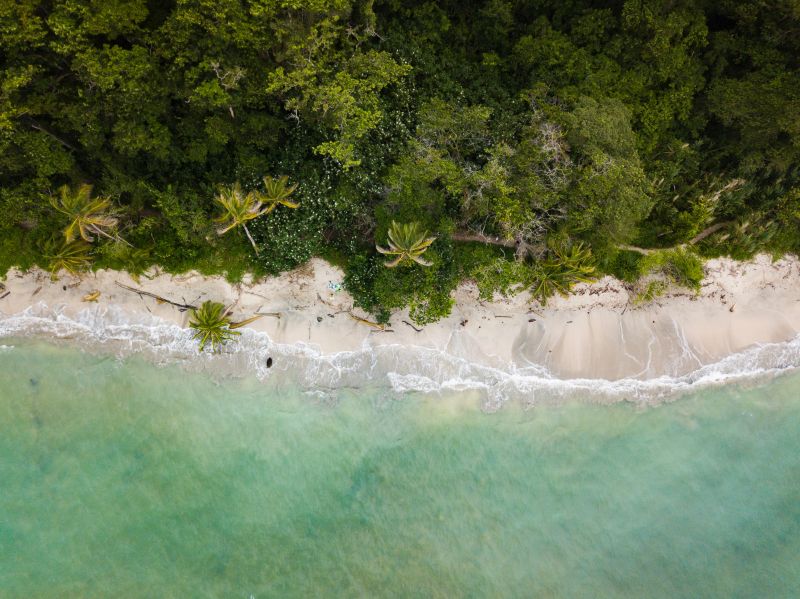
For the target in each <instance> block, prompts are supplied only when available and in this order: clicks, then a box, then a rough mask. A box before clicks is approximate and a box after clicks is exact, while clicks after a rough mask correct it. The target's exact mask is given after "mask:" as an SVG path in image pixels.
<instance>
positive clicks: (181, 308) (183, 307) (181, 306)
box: [114, 281, 197, 312]
mask: <svg viewBox="0 0 800 599" xmlns="http://www.w3.org/2000/svg"><path fill="white" fill-rule="evenodd" d="M114 283H115V284H116V285H117V286H118V287H122V288H123V289H125V290H127V291H131V292H133V293H136V294H138V295H139V297H142V296H144V295H146V296H147V297H152V298H153V299H154V300H156V302H157V303H159V304H170V305H171V306H175V307H176V308H178V310H179V311H181V312H186V310H196V309H197V306H193V305H192V304H181V303H178V302H173V301H172V300H169V299H167V298H165V297H161V296H160V295H156V294H155V293H150V292H149V291H145V290H144V289H136V287H131V286H130V285H125V284H123V283H120V282H119V281H114Z"/></svg>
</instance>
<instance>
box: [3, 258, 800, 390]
mask: <svg viewBox="0 0 800 599" xmlns="http://www.w3.org/2000/svg"><path fill="white" fill-rule="evenodd" d="M150 274H151V276H149V277H142V278H141V281H140V282H139V283H137V282H135V281H133V280H132V279H131V278H130V277H129V276H128V275H127V274H125V273H121V272H116V271H108V270H101V271H98V272H96V273H90V274H87V275H85V276H83V277H82V278H80V279H76V278H74V277H71V276H69V275H63V276H62V277H61V278H60V280H58V281H55V282H52V281H50V277H49V275H48V274H47V273H44V272H42V271H38V270H34V271H31V272H27V273H23V272H19V271H15V270H12V271H10V272H9V273H8V275H7V277H6V280H5V282H4V286H5V289H0V296H4V295H5V297H2V299H0V318H3V317H8V316H11V315H14V314H18V313H20V312H22V311H24V310H26V309H27V308H29V307H30V306H33V305H37V304H40V303H42V304H44V305H46V306H47V307H48V308H50V309H52V310H54V311H60V312H61V313H63V314H65V315H67V316H75V315H76V314H77V313H78V312H79V311H81V310H85V309H87V307H89V306H90V305H91V304H89V303H87V302H84V301H83V298H84V296H86V295H87V294H90V293H91V292H93V291H95V290H97V291H100V297H99V299H98V302H97V303H98V304H99V305H101V306H102V305H109V304H114V305H116V306H118V307H120V308H122V309H123V310H124V311H125V312H128V313H137V312H147V313H151V314H153V315H155V316H157V317H159V318H161V319H163V320H165V321H168V322H174V323H177V324H180V325H182V326H185V325H186V322H187V320H188V313H187V312H185V311H184V312H181V311H180V310H178V309H177V308H175V307H174V306H171V305H169V304H163V303H162V304H159V303H158V302H156V300H154V299H152V298H149V297H141V296H139V295H137V294H135V293H132V292H130V291H126V290H124V289H121V288H120V287H118V286H117V285H116V284H115V282H120V283H123V284H126V285H130V286H133V287H137V288H140V289H143V290H146V291H149V292H151V293H154V294H157V295H160V296H162V297H165V298H168V299H171V300H173V301H176V302H181V303H188V304H194V305H197V304H200V303H201V302H202V301H204V300H206V299H211V300H216V301H220V302H224V303H226V304H234V306H235V307H234V311H233V318H234V320H243V319H245V318H248V317H250V316H252V315H253V314H255V313H269V312H274V313H278V314H279V317H274V316H265V317H263V318H261V319H260V320H257V321H255V322H254V323H252V324H250V325H248V326H249V327H251V328H253V329H256V330H259V331H263V332H265V333H267V334H268V335H269V337H270V338H271V339H272V340H273V341H276V342H280V343H296V342H305V343H309V344H313V345H315V346H317V347H318V348H319V349H320V350H321V351H322V352H325V353H335V352H340V351H346V350H355V349H360V348H363V347H374V346H377V345H384V344H404V345H416V346H424V347H431V348H436V349H440V350H444V351H448V352H451V353H453V354H455V355H458V356H461V357H465V358H468V359H470V360H471V361H473V362H478V363H484V364H488V365H491V366H500V367H504V366H508V365H510V364H513V365H515V366H527V365H531V364H537V365H544V366H546V367H547V368H548V369H550V370H551V372H553V373H554V374H556V375H557V376H559V377H563V378H577V377H587V378H606V379H612V380H613V379H619V378H626V377H636V378H651V377H657V376H660V375H663V374H671V375H681V374H685V373H687V372H691V371H693V370H695V369H697V368H698V367H699V366H701V365H704V364H708V363H712V362H716V361H718V360H720V359H721V358H723V357H724V356H726V355H728V354H732V353H736V352H740V351H742V350H744V349H746V348H748V347H750V346H753V345H755V344H762V343H769V342H781V341H788V340H790V339H792V338H794V337H795V336H796V335H797V334H798V332H799V331H800V261H798V259H796V258H784V259H782V260H780V261H778V262H774V263H773V262H772V261H771V260H770V259H769V257H767V256H759V257H758V258H757V259H755V260H753V261H751V262H746V263H739V262H734V261H732V260H726V259H722V260H711V261H709V262H708V263H707V264H706V274H707V278H706V280H705V281H704V283H703V288H702V291H701V292H700V294H699V295H697V296H694V295H693V294H691V293H689V292H687V291H681V290H676V291H675V292H673V293H671V294H668V295H667V296H665V297H663V298H660V299H659V300H657V301H656V302H655V303H653V304H650V305H647V306H643V307H634V306H633V305H632V304H631V301H630V300H631V296H630V293H629V291H628V290H627V289H626V288H625V286H624V285H623V284H622V283H620V282H619V281H616V280H614V279H611V278H608V277H607V278H604V279H602V280H600V281H598V282H596V283H593V284H591V285H580V286H577V287H576V288H575V290H574V293H573V295H571V296H570V297H569V298H561V297H558V298H554V299H553V300H551V302H550V303H549V304H548V306H547V308H542V307H541V306H539V305H538V304H537V303H536V302H531V300H530V297H529V296H528V295H527V294H521V295H518V296H516V297H514V298H511V299H503V298H496V300H495V301H493V302H481V301H479V299H478V293H477V289H476V287H475V285H474V284H470V283H466V284H463V285H462V286H460V287H459V288H458V290H457V291H456V293H455V298H456V305H455V307H454V309H453V313H452V315H451V316H450V317H448V318H446V319H444V320H442V321H440V322H437V323H435V324H433V325H428V326H426V327H424V329H423V330H422V331H421V332H417V331H416V330H414V328H412V327H411V326H410V325H408V324H406V323H410V322H411V320H410V319H409V318H408V314H407V313H405V312H401V313H397V314H395V315H394V316H393V317H392V319H391V325H390V327H388V328H387V330H386V331H377V330H374V329H373V328H371V327H369V326H367V325H365V324H363V323H360V322H358V321H356V320H354V319H353V318H351V316H350V315H349V313H348V312H349V311H351V310H352V306H353V302H352V298H351V297H350V296H349V295H348V294H347V293H346V292H345V291H336V292H334V291H332V290H331V289H330V288H329V283H330V282H334V283H341V281H342V277H343V275H342V272H341V271H340V270H338V269H337V268H335V267H333V266H331V265H329V264H327V263H326V262H324V261H322V260H318V259H314V260H312V261H311V262H309V263H308V264H307V265H305V266H304V267H302V268H300V269H297V270H295V271H293V272H290V273H286V274H284V275H282V276H280V277H276V278H271V279H266V280H263V281H258V282H255V283H252V282H250V281H245V282H243V283H241V284H238V285H231V284H229V283H228V282H226V281H225V280H224V279H222V278H220V277H210V278H209V277H203V276H200V275H197V274H192V273H189V274H184V275H177V276H173V275H164V274H158V273H156V272H154V273H150ZM6 292H10V293H7V294H6ZM354 313H355V314H357V315H359V316H361V317H363V318H368V316H367V315H366V314H365V313H364V312H362V311H360V310H358V309H355V310H354Z"/></svg>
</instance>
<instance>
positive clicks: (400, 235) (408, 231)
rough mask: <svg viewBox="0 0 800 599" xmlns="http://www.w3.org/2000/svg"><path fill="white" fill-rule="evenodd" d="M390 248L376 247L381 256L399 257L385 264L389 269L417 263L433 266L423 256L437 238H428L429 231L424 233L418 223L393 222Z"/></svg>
mask: <svg viewBox="0 0 800 599" xmlns="http://www.w3.org/2000/svg"><path fill="white" fill-rule="evenodd" d="M388 233H389V247H388V248H383V247H381V246H379V245H376V246H375V249H377V250H378V251H379V252H380V253H381V254H387V255H390V256H397V257H396V258H395V259H394V260H390V261H389V262H385V263H384V264H385V266H386V267H388V268H394V267H395V266H397V265H398V264H411V263H413V262H416V263H417V264H420V265H422V266H431V265H432V264H433V262H429V261H428V260H425V259H424V258H422V257H421V256H422V254H424V253H425V251H426V250H427V249H428V247H430V245H431V244H432V243H433V242H434V241H436V237H428V232H427V231H422V230H421V226H420V224H419V223H417V222H412V223H405V224H398V223H396V222H395V221H392V226H391V227H389V232H388Z"/></svg>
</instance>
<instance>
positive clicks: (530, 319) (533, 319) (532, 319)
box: [528, 318, 536, 322]
mask: <svg viewBox="0 0 800 599" xmlns="http://www.w3.org/2000/svg"><path fill="white" fill-rule="evenodd" d="M528 322H536V319H535V318H529V319H528Z"/></svg>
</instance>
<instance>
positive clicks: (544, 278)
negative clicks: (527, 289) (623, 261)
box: [531, 243, 597, 305]
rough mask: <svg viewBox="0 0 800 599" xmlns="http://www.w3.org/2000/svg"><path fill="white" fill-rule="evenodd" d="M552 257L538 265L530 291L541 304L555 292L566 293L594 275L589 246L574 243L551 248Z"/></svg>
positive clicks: (587, 281)
mask: <svg viewBox="0 0 800 599" xmlns="http://www.w3.org/2000/svg"><path fill="white" fill-rule="evenodd" d="M552 252H553V257H551V258H548V259H547V260H544V261H543V262H541V263H540V264H539V265H538V268H537V270H536V277H535V279H534V284H533V287H532V288H531V292H532V294H533V296H534V297H535V298H536V299H538V300H539V301H540V302H541V303H542V305H545V304H546V303H547V300H548V299H550V298H551V297H552V296H554V295H555V294H556V293H558V294H560V295H567V294H568V293H569V290H570V289H571V288H572V286H573V285H575V284H577V283H591V282H592V281H594V280H595V279H596V278H597V276H596V270H595V266H594V258H593V257H592V251H591V250H590V249H589V248H585V247H583V244H580V243H576V244H572V245H570V246H568V247H567V246H566V245H559V246H556V247H554V248H552Z"/></svg>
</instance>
